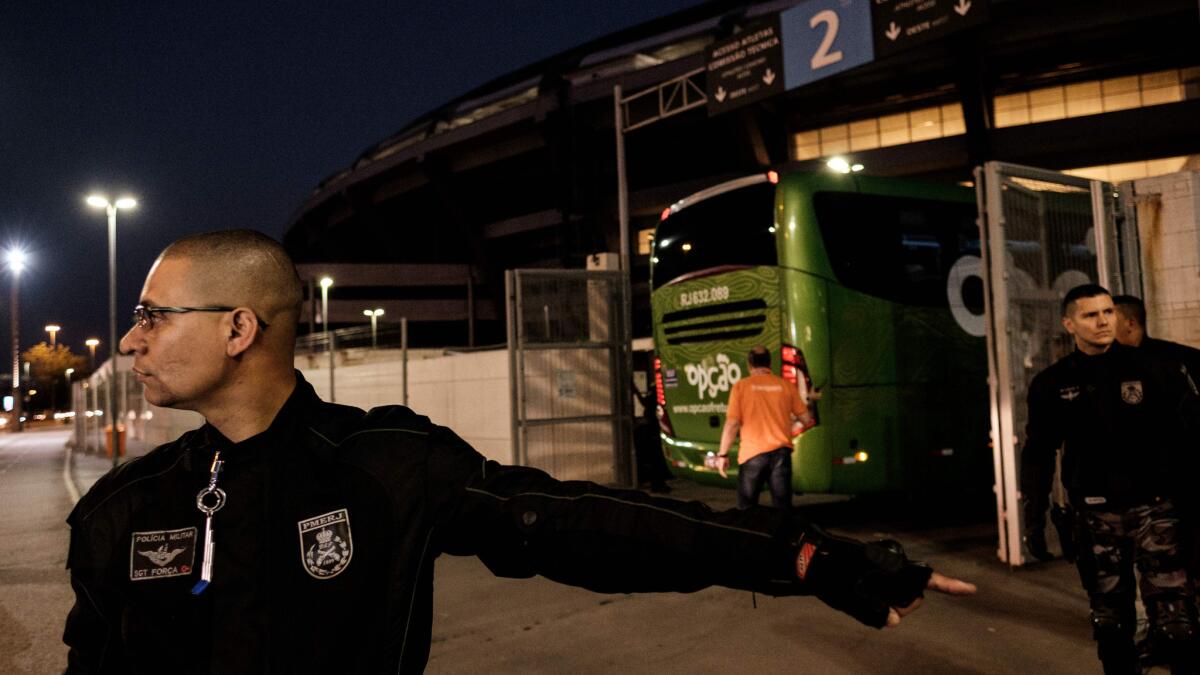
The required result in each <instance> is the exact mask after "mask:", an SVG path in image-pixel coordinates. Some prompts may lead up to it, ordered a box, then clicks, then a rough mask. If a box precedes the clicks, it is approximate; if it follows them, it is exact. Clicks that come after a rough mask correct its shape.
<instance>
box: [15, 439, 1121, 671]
mask: <svg viewBox="0 0 1200 675" xmlns="http://www.w3.org/2000/svg"><path fill="white" fill-rule="evenodd" d="M65 440H66V435H65V432H61V431H49V432H33V433H27V434H24V435H22V436H14V435H0V542H2V543H3V548H2V549H0V550H3V554H2V555H0V673H24V672H36V673H42V672H46V673H49V672H60V671H61V668H62V667H63V664H64V663H65V653H64V651H65V650H64V648H63V647H62V646H61V643H60V635H61V630H62V621H63V618H64V617H65V614H66V612H67V610H68V609H69V607H70V603H71V600H72V598H71V593H70V589H69V586H68V580H67V574H66V572H65V571H64V570H63V569H62V567H63V562H64V559H65V554H66V541H67V532H66V527H65V525H63V518H64V517H65V516H66V514H67V512H68V510H69V508H70V504H71V501H70V498H69V489H68V488H67V486H66V484H65V483H64V479H63V468H64V460H65V459H66V454H65V451H64V447H63V444H64V442H65ZM139 450H141V449H140V448H133V452H135V453H136V452H138V451H139ZM71 465H73V467H74V480H75V482H77V483H78V484H79V489H80V490H86V488H87V487H88V486H89V485H90V483H91V482H92V481H94V479H95V478H96V477H98V476H99V475H101V474H102V473H103V472H104V471H105V470H107V467H108V462H107V461H106V460H105V459H104V458H100V457H95V456H90V455H76V456H74V457H73V458H72V459H71ZM672 485H673V486H674V487H675V492H674V493H673V496H677V497H682V498H687V499H692V498H698V499H702V500H705V501H708V502H710V503H712V504H713V505H714V507H716V508H723V507H725V506H729V505H732V495H731V494H730V493H728V492H726V491H723V490H716V489H710V488H703V487H700V486H695V485H692V484H690V483H686V482H682V481H673V482H672ZM805 501H806V502H808V503H807V504H806V505H805V506H804V507H803V508H804V509H805V512H806V513H810V514H812V517H813V519H814V520H818V521H819V522H822V523H825V524H831V525H834V526H836V527H837V528H839V529H840V530H841V531H844V532H848V533H852V534H855V535H857V536H863V537H895V538H898V539H901V540H903V541H904V542H905V543H906V545H907V546H908V549H909V551H910V553H911V554H912V555H914V556H915V557H920V558H924V559H927V560H929V561H930V562H932V563H933V564H934V565H935V567H937V568H938V569H939V570H941V571H943V572H946V573H948V574H951V575H955V576H961V577H963V578H966V579H969V580H971V581H974V582H976V583H978V584H979V586H980V593H979V594H978V595H977V596H975V597H973V598H968V599H950V598H943V597H932V598H930V599H929V600H928V601H927V605H926V607H924V608H923V609H922V610H921V611H919V612H917V613H916V614H914V615H913V616H911V617H909V618H908V619H906V620H905V622H904V624H903V625H902V626H900V627H899V628H897V629H892V630H888V631H875V630H872V629H868V628H864V627H862V626H860V625H858V624H857V623H855V622H854V621H853V620H851V619H849V618H848V617H845V616H843V615H841V614H838V613H836V612H833V611H832V610H829V609H828V608H826V607H825V606H824V605H822V604H821V603H820V602H819V601H817V600H815V599H812V598H790V599H773V598H769V597H763V596H758V597H757V598H754V597H752V596H751V594H749V593H744V592H737V591H730V590H726V589H709V590H706V591H702V592H699V593H693V594H687V595H684V594H652V595H636V596H634V595H599V594H594V593H590V592H587V591H582V590H578V589H573V588H568V587H564V586H560V585H558V584H554V583H551V582H548V581H545V580H543V579H523V580H510V579H498V578H496V577H493V576H492V575H491V574H490V573H489V572H488V571H487V570H486V569H485V568H484V567H483V566H482V565H481V564H480V563H479V562H478V561H477V560H475V559H474V558H454V557H449V556H443V557H442V558H441V559H440V560H439V561H438V573H437V581H436V591H435V593H436V596H435V603H434V613H435V616H434V642H433V646H432V652H431V660H430V665H429V670H430V672H434V673H474V672H482V671H487V672H503V673H508V672H521V673H559V672H573V673H609V672H613V671H617V670H619V671H621V672H628V673H653V674H655V675H660V674H661V673H675V672H688V673H723V674H725V673H730V672H793V671H796V670H800V669H803V670H807V671H810V672H818V673H1026V672H1049V673H1093V672H1099V669H1098V663H1097V662H1096V660H1095V657H1094V655H1093V650H1092V645H1091V641H1090V635H1089V633H1090V630H1089V627H1088V624H1087V606H1086V600H1085V598H1084V595H1083V593H1082V591H1081V590H1080V589H1079V584H1078V581H1077V580H1076V578H1075V574H1074V571H1073V570H1072V569H1071V568H1070V567H1069V566H1067V565H1066V564H1065V563H1062V562H1057V563H1050V564H1047V565H1043V566H1039V567H1035V568H1031V569H1022V570H1016V571H1010V570H1009V569H1008V568H1006V567H1005V566H1003V565H1001V564H1000V563H999V562H997V561H996V558H995V541H994V536H993V533H992V529H993V527H992V526H991V524H990V522H987V519H986V518H982V519H981V518H974V517H962V516H961V514H957V513H956V514H944V513H943V514H940V516H939V515H937V514H930V513H928V512H924V511H921V510H919V509H913V508H911V507H909V506H907V505H902V504H901V505H897V504H895V503H887V502H884V503H874V504H872V503H869V502H864V501H854V502H843V503H815V502H819V501H822V500H818V499H807V500H805ZM956 521H958V522H956ZM756 604H757V607H756V606H755V605H756Z"/></svg>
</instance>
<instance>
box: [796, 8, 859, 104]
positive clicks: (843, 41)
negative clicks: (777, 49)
mask: <svg viewBox="0 0 1200 675" xmlns="http://www.w3.org/2000/svg"><path fill="white" fill-rule="evenodd" d="M779 23H780V33H781V36H782V37H783V82H784V87H785V88H786V89H793V88H795V87H799V86H802V85H805V84H809V83H810V82H815V81H817V80H820V79H822V78H825V77H829V76H830V75H835V74H837V73H840V72H842V71H843V70H849V69H850V68H854V67H855V66H860V65H862V64H864V63H870V62H871V61H872V60H874V58H875V45H874V40H873V38H872V34H871V0H808V2H802V3H800V4H799V5H796V6H795V7H792V8H791V9H788V10H785V11H783V12H780V14H779Z"/></svg>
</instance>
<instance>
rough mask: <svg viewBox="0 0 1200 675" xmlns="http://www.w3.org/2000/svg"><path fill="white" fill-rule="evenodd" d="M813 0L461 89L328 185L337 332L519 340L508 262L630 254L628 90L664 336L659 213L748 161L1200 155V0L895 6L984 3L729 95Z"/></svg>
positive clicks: (886, 162)
mask: <svg viewBox="0 0 1200 675" xmlns="http://www.w3.org/2000/svg"><path fill="white" fill-rule="evenodd" d="M810 1H811V0H810ZM857 1H858V0H851V3H853V2H857ZM862 2H864V3H867V0H862ZM804 4H805V3H796V2H764V3H745V2H728V1H725V0H717V1H714V2H708V3H705V4H702V5H699V6H697V7H694V8H692V9H689V10H685V11H682V12H679V13H677V14H674V15H671V16H667V17H664V18H661V19H658V20H655V21H651V22H648V23H645V24H642V25H639V26H635V27H633V28H630V29H628V30H625V31H622V32H619V33H616V34H613V35H609V36H606V37H604V38H601V39H599V40H595V41H593V42H590V43H587V44H583V45H580V46H579V47H576V48H574V49H571V50H568V51H566V52H564V53H562V54H559V55H556V56H553V57H551V58H547V59H545V60H543V61H540V62H538V63H535V64H533V65H531V66H529V67H526V68H523V69H521V70H518V71H515V72H512V73H510V74H508V75H505V76H504V77H501V78H498V79H496V80H494V81H493V82H490V83H488V84H486V85H484V86H482V87H479V88H477V89H475V90H474V91H471V92H469V93H467V94H465V95H464V96H462V97H460V98H458V99H455V100H453V101H448V102H447V103H446V104H445V105H444V106H442V107H441V108H439V109H437V110H434V111H431V112H429V113H428V114H426V115H424V116H423V117H421V118H419V119H417V120H416V121H414V122H412V123H411V124H408V125H407V126H405V127H404V128H403V129H402V130H400V131H399V132H398V133H396V134H394V135H393V136H391V137H389V138H386V139H383V140H381V141H379V142H378V143H376V144H374V145H373V146H371V147H370V148H369V149H367V150H366V151H365V152H363V153H362V155H361V156H359V157H358V158H356V159H355V160H354V162H353V163H352V164H351V165H350V166H347V167H345V168H343V169H341V170H338V171H337V172H336V173H334V174H333V175H331V176H330V177H329V178H327V179H326V180H324V181H322V182H321V183H320V184H319V185H317V186H316V187H315V189H314V190H313V192H312V194H311V195H310V196H309V198H308V199H307V200H306V201H305V202H304V203H303V204H302V205H301V206H300V208H299V209H298V210H297V212H296V215H295V216H294V218H293V220H292V222H291V223H290V224H289V226H288V228H287V231H286V234H285V240H284V241H285V245H286V246H287V247H288V249H289V251H290V252H291V253H292V254H293V255H294V256H295V258H296V260H297V261H298V262H299V263H300V264H301V269H302V273H303V274H304V275H306V276H311V277H313V278H314V279H315V278H316V277H318V276H320V275H322V274H333V275H335V277H336V278H337V284H336V286H335V287H334V288H333V290H332V296H331V299H330V308H329V312H328V314H329V315H328V319H329V321H330V323H331V325H334V326H338V325H349V324H361V323H363V322H364V319H363V317H362V310H363V308H364V307H368V306H373V307H381V308H383V309H385V310H386V316H387V317H388V318H389V319H394V318H397V317H407V318H408V320H409V322H410V324H411V327H410V329H409V332H410V335H411V339H412V341H413V342H414V344H418V345H420V344H425V345H467V344H472V345H482V344H495V343H499V342H503V340H504V335H505V332H504V326H503V314H504V294H505V291H504V278H503V273H504V270H506V269H512V268H532V267H563V268H582V267H584V266H585V265H587V264H588V261H589V258H591V257H592V256H593V254H596V253H599V252H611V251H618V249H619V244H620V237H619V228H618V206H617V193H618V191H617V181H618V179H617V173H618V172H617V166H618V165H617V159H616V158H617V153H616V150H615V146H616V142H615V139H616V133H615V132H616V130H615V125H614V121H615V120H616V119H617V113H616V110H617V109H618V106H616V105H614V88H615V87H616V86H618V85H619V86H620V88H621V91H622V92H623V100H624V101H625V103H624V104H622V105H621V106H619V109H620V110H621V115H622V122H623V125H622V127H623V128H624V129H625V132H624V144H625V157H626V179H627V182H628V189H629V214H630V222H631V226H630V230H631V233H632V236H631V238H630V247H629V248H630V250H629V251H628V253H629V254H630V257H631V262H632V267H631V269H632V280H633V284H634V285H633V289H634V298H635V305H634V318H635V330H634V332H635V335H647V334H648V333H649V310H648V306H649V300H648V298H649V287H648V280H647V277H648V253H649V247H648V237H649V235H650V233H652V232H653V228H654V226H655V223H656V222H657V220H658V218H659V214H660V213H661V212H662V211H663V209H664V208H666V207H668V206H669V205H670V204H671V203H672V202H674V201H675V200H677V199H679V198H681V197H683V196H685V195H688V194H690V193H692V192H695V191H697V190H700V189H703V188H705V187H708V186H711V185H713V184H715V183H718V182H720V181H723V180H727V179H730V178H733V177H738V176H743V175H746V174H751V173H756V172H764V171H767V170H768V169H778V170H813V171H820V170H826V169H825V166H826V161H827V160H828V159H829V158H831V157H833V156H843V157H846V158H848V160H849V161H851V162H853V163H857V164H862V165H863V167H864V171H865V172H866V173H868V174H874V175H887V176H914V177H924V178H929V179H934V180H943V181H949V182H958V183H962V182H967V181H970V180H971V177H972V168H973V167H974V166H976V165H978V164H981V163H982V162H984V161H988V160H1003V161H1007V162H1013V163H1019V164H1027V165H1033V166H1038V167H1043V168H1048V169H1056V170H1064V171H1072V172H1075V173H1079V174H1081V175H1086V176H1089V177H1097V178H1104V179H1107V180H1113V181H1119V180H1127V179H1133V178H1140V177H1144V176H1150V175H1159V174H1165V173H1170V172H1173V171H1178V170H1180V169H1184V168H1191V169H1200V131H1198V129H1200V127H1198V125H1197V122H1198V121H1200V50H1197V49H1196V46H1197V44H1200V17H1198V6H1197V4H1196V2H1195V0H1147V1H1144V2H1136V3H1135V2H1128V1H1127V0H1096V1H1093V2H1086V3H1085V2H1046V1H1045V0H1009V1H1004V0H990V2H986V1H985V0H974V2H971V1H969V0H955V1H953V2H947V0H923V2H920V3H917V2H909V1H906V0H897V1H896V2H895V3H894V7H895V8H896V9H897V11H899V10H901V9H911V10H914V11H915V10H917V9H919V8H920V7H922V6H925V7H929V6H933V5H938V6H940V7H943V8H944V7H948V6H953V7H956V8H957V10H958V13H959V14H960V16H961V15H963V8H964V7H965V8H968V11H970V8H971V7H972V6H974V11H975V12H977V14H976V15H974V16H976V17H978V18H977V19H974V20H973V21H972V22H971V23H970V25H968V26H966V27H964V28H962V29H961V30H956V31H952V32H949V33H947V34H945V35H941V36H937V37H935V38H931V39H925V40H924V42H921V43H920V44H915V45H914V46H912V47H911V48H908V49H904V50H898V51H896V52H895V53H890V54H887V55H884V56H880V55H878V54H877V55H876V56H875V58H873V59H872V60H870V61H869V62H867V63H863V64H862V65H858V66H857V67H853V68H847V69H845V70H843V71H842V72H839V73H837V74H836V75H832V76H829V77H825V78H823V79H820V80H819V81H814V82H812V83H809V84H804V85H803V86H795V87H792V88H788V89H786V90H782V91H777V92H775V93H771V94H770V95H766V96H763V97H761V98H758V99H757V100H754V101H753V102H750V103H748V104H745V105H740V106H736V107H733V106H726V107H725V108H722V107H721V106H717V105H715V104H714V101H713V100H712V99H713V95H712V91H713V89H714V87H713V83H712V82H709V81H708V80H707V78H709V77H712V75H711V73H712V72H714V71H712V70H710V66H711V64H712V63H713V51H714V45H721V44H724V43H725V42H726V41H729V40H731V39H733V38H736V37H737V36H739V35H748V34H750V33H749V31H753V30H756V29H757V27H760V26H762V25H764V24H765V25H778V24H773V23H772V22H776V21H778V16H779V15H780V13H781V12H787V11H788V10H789V9H790V8H792V7H795V6H799V5H804ZM867 4H871V3H867ZM874 4H875V5H881V4H886V2H875V3H874ZM890 28H891V31H895V33H894V34H896V35H901V32H900V29H899V28H898V27H897V26H891V27H890ZM891 31H888V32H891ZM786 32H787V31H786V27H785V29H784V37H785V38H786ZM935 32H936V31H935ZM876 39H879V38H878V36H877V37H876ZM890 39H892V40H895V39H896V38H890ZM780 89H782V87H780ZM593 260H599V259H598V258H594V259H593ZM315 288H316V287H315V285H310V289H315ZM318 294H319V293H311V294H310V298H312V299H313V300H314V302H312V303H310V305H309V306H310V307H311V308H312V311H310V312H309V317H312V316H313V315H315V313H316V309H317V307H318V306H319V305H318V304H317V302H316V299H317V298H316V296H317V295H318Z"/></svg>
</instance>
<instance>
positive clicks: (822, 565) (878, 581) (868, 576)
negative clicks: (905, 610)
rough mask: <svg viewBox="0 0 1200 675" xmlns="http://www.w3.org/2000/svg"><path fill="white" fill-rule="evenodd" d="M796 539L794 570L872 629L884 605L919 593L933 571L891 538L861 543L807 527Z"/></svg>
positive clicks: (879, 624) (882, 621) (883, 617)
mask: <svg viewBox="0 0 1200 675" xmlns="http://www.w3.org/2000/svg"><path fill="white" fill-rule="evenodd" d="M797 543H798V544H799V546H800V552H799V559H798V560H797V572H798V574H799V576H800V579H801V580H802V581H804V583H805V585H806V586H808V587H810V588H812V589H813V593H814V595H816V596H817V597H818V598H820V599H821V600H822V601H823V602H824V603H825V604H827V605H829V606H830V607H833V608H834V609H837V610H840V611H842V612H845V613H847V614H849V615H850V616H852V617H854V618H855V619H858V620H859V621H860V622H862V623H865V624H866V625H868V626H874V627H875V628H883V627H884V626H886V625H887V619H888V610H889V609H890V608H892V607H907V606H909V605H911V604H912V603H913V602H915V601H916V600H917V598H920V597H923V596H924V595H925V586H926V585H927V584H928V583H929V577H930V576H931V575H932V574H933V570H932V569H931V568H930V567H929V566H928V565H925V564H924V563H920V562H914V561H911V560H909V559H908V557H907V556H905V555H904V549H903V547H901V546H900V544H899V542H895V541H891V540H887V541H879V542H873V543H866V542H861V541H857V540H854V539H847V538H844V537H837V536H834V535H831V534H829V533H828V532H825V531H824V530H821V529H820V528H817V527H810V529H809V530H808V531H807V532H805V533H804V535H802V536H801V538H800V540H799V542H797Z"/></svg>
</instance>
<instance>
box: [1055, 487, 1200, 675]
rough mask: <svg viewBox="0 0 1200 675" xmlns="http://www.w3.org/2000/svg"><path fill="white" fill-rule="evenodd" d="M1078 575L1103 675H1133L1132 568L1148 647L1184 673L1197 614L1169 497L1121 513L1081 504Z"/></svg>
mask: <svg viewBox="0 0 1200 675" xmlns="http://www.w3.org/2000/svg"><path fill="white" fill-rule="evenodd" d="M1079 518H1080V535H1081V537H1080V539H1081V540H1080V547H1079V560H1078V566H1079V575H1080V580H1081V581H1082V582H1083V587H1084V589H1086V590H1087V592H1088V598H1089V600H1090V602H1091V607H1092V629H1093V635H1094V637H1095V639H1096V642H1097V651H1098V653H1099V656H1100V661H1101V662H1102V663H1103V664H1104V672H1106V673H1139V672H1141V671H1140V669H1139V667H1138V658H1137V651H1136V649H1135V647H1134V642H1133V640H1134V633H1135V632H1136V629H1137V608H1136V607H1135V606H1134V603H1135V595H1136V593H1135V589H1134V584H1135V577H1134V567H1135V566H1136V567H1137V571H1138V572H1140V573H1141V583H1140V586H1141V590H1142V602H1143V603H1144V604H1145V606H1146V615H1147V617H1148V618H1149V620H1150V633H1149V635H1150V638H1151V640H1152V644H1153V645H1154V649H1155V650H1156V651H1157V652H1158V653H1160V654H1162V655H1163V657H1164V658H1166V659H1167V660H1168V661H1169V662H1171V663H1172V665H1173V668H1172V670H1173V671H1175V670H1177V669H1176V668H1175V667H1174V666H1176V665H1178V666H1179V667H1178V671H1179V672H1189V671H1188V670H1187V668H1189V667H1190V665H1191V664H1194V663H1195V661H1194V659H1195V650H1196V640H1195V638H1194V636H1195V633H1196V613H1195V605H1194V600H1193V597H1192V593H1193V591H1192V588H1191V584H1190V583H1189V582H1188V575H1187V571H1186V567H1185V566H1186V559H1185V556H1184V549H1183V547H1182V546H1181V540H1180V534H1181V531H1180V524H1179V516H1178V513H1177V511H1176V509H1175V507H1174V506H1173V505H1172V504H1171V502H1170V501H1168V500H1162V499H1159V500H1155V501H1154V502H1153V503H1150V504H1144V505H1139V506H1134V507H1130V508H1128V509H1124V510H1119V511H1107V510H1096V509H1091V508H1087V507H1085V508H1082V509H1080V510H1079Z"/></svg>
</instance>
